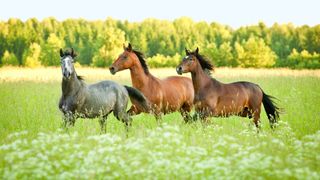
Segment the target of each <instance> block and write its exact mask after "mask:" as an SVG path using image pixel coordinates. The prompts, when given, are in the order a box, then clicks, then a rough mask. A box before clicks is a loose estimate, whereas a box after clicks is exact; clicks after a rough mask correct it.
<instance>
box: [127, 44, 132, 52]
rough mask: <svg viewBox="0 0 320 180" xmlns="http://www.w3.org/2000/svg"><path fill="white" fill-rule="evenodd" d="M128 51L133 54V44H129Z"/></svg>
mask: <svg viewBox="0 0 320 180" xmlns="http://www.w3.org/2000/svg"><path fill="white" fill-rule="evenodd" d="M128 51H129V52H131V51H132V46H131V44H130V43H129V45H128Z"/></svg>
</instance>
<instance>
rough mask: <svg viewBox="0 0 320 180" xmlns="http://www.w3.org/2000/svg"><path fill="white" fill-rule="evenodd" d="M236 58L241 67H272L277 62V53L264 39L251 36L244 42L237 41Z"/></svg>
mask: <svg viewBox="0 0 320 180" xmlns="http://www.w3.org/2000/svg"><path fill="white" fill-rule="evenodd" d="M235 49H236V59H237V61H238V63H239V66H240V67H271V66H273V65H274V64H275V60H276V55H275V53H274V52H273V51H272V50H271V49H270V48H269V47H268V46H267V45H266V44H265V43H264V41H263V39H260V38H258V39H256V38H254V37H250V38H249V39H248V40H247V41H244V42H243V43H241V44H240V43H236V44H235Z"/></svg>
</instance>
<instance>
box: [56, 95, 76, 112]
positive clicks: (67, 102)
mask: <svg viewBox="0 0 320 180" xmlns="http://www.w3.org/2000/svg"><path fill="white" fill-rule="evenodd" d="M78 107H79V102H77V101H76V100H75V99H73V98H70V97H67V98H62V99H61V100H60V104H59V108H60V110H61V111H62V112H63V113H65V114H66V113H70V112H71V113H75V111H76V110H77V109H78Z"/></svg>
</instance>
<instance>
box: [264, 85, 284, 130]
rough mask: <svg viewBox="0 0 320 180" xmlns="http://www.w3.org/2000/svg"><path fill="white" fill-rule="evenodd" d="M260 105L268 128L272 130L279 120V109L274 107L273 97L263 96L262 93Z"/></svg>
mask: <svg viewBox="0 0 320 180" xmlns="http://www.w3.org/2000/svg"><path fill="white" fill-rule="evenodd" d="M262 93H263V98H262V103H263V106H264V109H265V111H266V114H267V116H268V119H269V123H270V127H271V128H274V124H275V123H277V121H278V120H279V114H280V108H279V107H277V106H276V104H275V103H274V101H273V100H272V99H274V97H272V96H269V95H267V94H265V93H264V92H263V91H262Z"/></svg>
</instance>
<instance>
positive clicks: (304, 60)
mask: <svg viewBox="0 0 320 180" xmlns="http://www.w3.org/2000/svg"><path fill="white" fill-rule="evenodd" d="M287 63H288V65H290V67H293V68H297V69H302V68H310V69H317V68H320V54H318V53H313V54H310V53H309V52H308V51H306V50H303V51H301V52H300V53H299V52H298V51H297V50H296V49H293V50H292V52H291V54H290V55H289V57H288V60H287Z"/></svg>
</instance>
